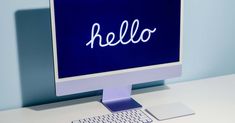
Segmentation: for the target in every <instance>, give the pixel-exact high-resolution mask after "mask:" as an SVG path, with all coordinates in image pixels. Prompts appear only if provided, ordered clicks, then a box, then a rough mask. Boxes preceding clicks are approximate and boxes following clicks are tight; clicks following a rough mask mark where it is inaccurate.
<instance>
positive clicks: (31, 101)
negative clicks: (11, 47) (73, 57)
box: [15, 8, 164, 110]
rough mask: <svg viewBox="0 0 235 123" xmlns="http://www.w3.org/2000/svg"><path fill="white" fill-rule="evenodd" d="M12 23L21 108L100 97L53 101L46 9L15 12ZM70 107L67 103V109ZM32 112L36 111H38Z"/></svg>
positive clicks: (78, 96)
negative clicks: (15, 39)
mask: <svg viewBox="0 0 235 123" xmlns="http://www.w3.org/2000/svg"><path fill="white" fill-rule="evenodd" d="M15 23H16V34H17V45H18V57H19V69H20V81H21V94H22V104H23V106H32V105H39V104H45V103H52V102H57V101H64V100H69V99H76V98H83V97H89V96H97V95H100V94H101V93H102V91H93V92H89V93H82V94H75V95H72V96H64V97H56V94H55V84H54V75H53V51H52V41H51V39H52V37H51V24H50V10H49V8H45V9H31V10H20V11H17V12H16V13H15ZM163 84H164V81H158V82H150V83H149V84H139V85H135V86H134V88H135V89H139V88H143V87H151V86H158V85H163ZM91 99H92V100H86V99H85V101H99V100H100V98H99V99H98V98H91ZM75 102H76V101H75ZM75 102H74V103H75ZM74 103H68V105H72V104H74ZM76 103H79V102H76ZM59 106H63V104H58V105H57V106H56V107H59ZM50 107H52V108H53V106H49V107H47V108H50ZM47 108H41V109H47ZM35 109H38V110H39V109H40V108H35Z"/></svg>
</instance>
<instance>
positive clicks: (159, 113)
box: [146, 103, 195, 121]
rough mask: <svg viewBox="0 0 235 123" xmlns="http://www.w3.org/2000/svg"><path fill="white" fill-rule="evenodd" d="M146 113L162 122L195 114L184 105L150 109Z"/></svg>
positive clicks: (173, 104) (174, 104) (168, 105)
mask: <svg viewBox="0 0 235 123" xmlns="http://www.w3.org/2000/svg"><path fill="white" fill-rule="evenodd" d="M146 111H147V112H148V113H149V114H151V115H152V116H153V117H155V118H156V119H157V120H160V121H162V120H167V119H173V118H177V117H183V116H188V115H193V114H195V113H194V111H193V110H192V109H190V108H189V107H187V106H186V105H184V104H182V103H172V104H165V105H160V106H157V107H151V108H148V109H146Z"/></svg>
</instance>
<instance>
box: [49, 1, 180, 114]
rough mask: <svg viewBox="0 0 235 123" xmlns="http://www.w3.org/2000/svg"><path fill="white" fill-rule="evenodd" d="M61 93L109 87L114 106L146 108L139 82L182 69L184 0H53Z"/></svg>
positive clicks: (107, 99) (105, 98) (106, 95)
mask: <svg viewBox="0 0 235 123" xmlns="http://www.w3.org/2000/svg"><path fill="white" fill-rule="evenodd" d="M50 7H51V20H52V21H51V22H52V37H53V55H54V72H55V85H56V94H57V96H63V95H70V94H76V93H82V92H89V91H94V90H103V95H102V103H103V104H104V105H105V106H106V107H107V108H108V109H109V110H110V111H112V112H117V111H122V110H128V109H135V108H140V107H141V104H139V103H138V102H136V101H135V100H134V99H132V98H131V90H132V85H133V84H139V83H146V82H151V81H156V80H164V79H168V78H173V77H177V76H180V75H181V66H182V56H181V54H182V42H181V41H182V24H181V23H182V14H181V13H182V2H181V0H50Z"/></svg>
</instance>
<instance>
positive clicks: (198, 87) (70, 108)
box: [0, 75, 235, 123]
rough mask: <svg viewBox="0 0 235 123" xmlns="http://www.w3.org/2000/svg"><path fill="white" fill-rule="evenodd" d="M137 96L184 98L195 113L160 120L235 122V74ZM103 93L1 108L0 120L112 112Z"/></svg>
mask: <svg viewBox="0 0 235 123" xmlns="http://www.w3.org/2000/svg"><path fill="white" fill-rule="evenodd" d="M133 98H134V99H135V100H137V101H138V102H139V103H141V104H142V105H143V109H144V108H148V107H151V106H158V105H161V104H168V103H174V102H181V103H183V104H185V105H187V106H188V107H190V108H191V109H193V110H194V111H195V113H196V114H195V115H191V116H186V117H181V118H175V119H170V120H165V121H157V120H154V122H156V123H157V122H159V123H235V75H228V76H222V77H215V78H209V79H203V80H196V81H188V82H183V83H177V84H169V85H166V86H160V87H152V88H147V89H140V90H135V91H134V92H133ZM99 99H100V96H96V97H89V98H84V99H77V100H71V101H65V102H58V103H52V104H47V105H41V106H35V107H26V108H19V109H14V110H7V111H0V123H70V122H71V121H72V120H77V119H80V118H86V117H92V116H97V115H103V114H108V113H110V112H109V111H108V110H107V109H106V108H105V107H104V106H103V105H102V104H101V103H99V102H98V100H99Z"/></svg>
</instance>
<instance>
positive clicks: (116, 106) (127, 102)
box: [102, 98, 142, 112]
mask: <svg viewBox="0 0 235 123" xmlns="http://www.w3.org/2000/svg"><path fill="white" fill-rule="evenodd" d="M102 103H103V105H104V106H105V107H106V108H108V109H109V110H110V111H111V112H118V111H123V110H129V109H136V108H141V107H142V106H141V105H140V104H139V103H138V102H136V101H135V100H134V99H132V98H129V99H123V100H118V101H112V102H102Z"/></svg>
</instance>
